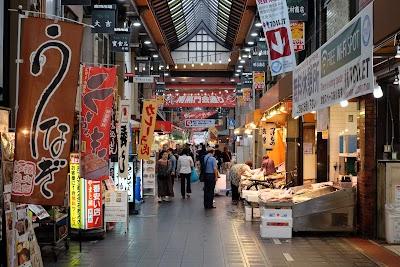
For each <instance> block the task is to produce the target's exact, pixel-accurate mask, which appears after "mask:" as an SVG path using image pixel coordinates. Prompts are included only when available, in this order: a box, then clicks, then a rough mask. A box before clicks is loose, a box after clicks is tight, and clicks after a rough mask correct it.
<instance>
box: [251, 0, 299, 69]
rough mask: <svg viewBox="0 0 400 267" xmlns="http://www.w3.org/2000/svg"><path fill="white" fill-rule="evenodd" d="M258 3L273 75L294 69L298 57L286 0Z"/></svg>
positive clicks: (265, 0)
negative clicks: (294, 46)
mask: <svg viewBox="0 0 400 267" xmlns="http://www.w3.org/2000/svg"><path fill="white" fill-rule="evenodd" d="M256 3H257V8H258V13H259V14H260V19H261V23H262V25H263V29H264V35H265V37H266V39H267V44H268V48H269V49H268V59H269V66H270V68H271V74H272V76H276V75H278V74H282V73H285V72H289V71H292V70H293V69H294V68H295V67H296V58H295V55H294V50H293V41H292V34H291V32H290V21H289V14H288V7H287V5H286V0H276V1H267V0H257V1H256Z"/></svg>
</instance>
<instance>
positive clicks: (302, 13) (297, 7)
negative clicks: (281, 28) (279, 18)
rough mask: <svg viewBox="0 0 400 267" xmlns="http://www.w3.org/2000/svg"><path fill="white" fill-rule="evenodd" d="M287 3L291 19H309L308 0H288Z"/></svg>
mask: <svg viewBox="0 0 400 267" xmlns="http://www.w3.org/2000/svg"><path fill="white" fill-rule="evenodd" d="M287 5H288V11H289V19H290V20H294V21H307V20H308V0H287Z"/></svg>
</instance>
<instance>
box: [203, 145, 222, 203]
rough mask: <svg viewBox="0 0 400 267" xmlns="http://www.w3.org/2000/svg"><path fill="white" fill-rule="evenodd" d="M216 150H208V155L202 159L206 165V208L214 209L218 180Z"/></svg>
mask: <svg viewBox="0 0 400 267" xmlns="http://www.w3.org/2000/svg"><path fill="white" fill-rule="evenodd" d="M214 154H215V151H214V149H212V148H211V149H210V150H208V155H206V156H205V157H204V159H202V160H203V161H204V164H205V175H204V208H205V209H213V208H215V207H214V206H213V202H214V190H215V184H216V183H217V180H218V166H217V160H216V159H215V158H214Z"/></svg>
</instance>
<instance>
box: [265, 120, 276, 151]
mask: <svg viewBox="0 0 400 267" xmlns="http://www.w3.org/2000/svg"><path fill="white" fill-rule="evenodd" d="M261 129H262V143H263V147H264V148H265V149H271V150H272V149H273V148H274V146H275V145H276V138H275V133H276V126H275V123H272V122H267V123H265V125H264V126H263V127H262V128H261Z"/></svg>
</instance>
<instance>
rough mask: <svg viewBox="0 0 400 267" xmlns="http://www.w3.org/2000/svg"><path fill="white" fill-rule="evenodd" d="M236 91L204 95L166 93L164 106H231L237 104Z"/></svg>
mask: <svg viewBox="0 0 400 267" xmlns="http://www.w3.org/2000/svg"><path fill="white" fill-rule="evenodd" d="M235 100H236V96H235V93H226V92H222V93H221V94H218V95H217V94H216V93H211V94H207V93H205V94H203V95H189V94H186V93H175V94H164V107H167V108H179V107H191V108H195V107H217V108H219V107H230V108H233V107H235V105H236V101H235Z"/></svg>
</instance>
